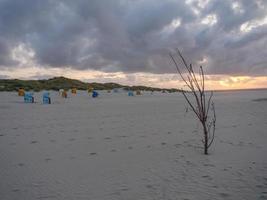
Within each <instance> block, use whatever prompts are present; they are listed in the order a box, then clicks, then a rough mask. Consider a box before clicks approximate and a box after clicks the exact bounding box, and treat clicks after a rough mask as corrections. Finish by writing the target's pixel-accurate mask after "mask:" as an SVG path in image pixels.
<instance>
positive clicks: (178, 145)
mask: <svg viewBox="0 0 267 200" xmlns="http://www.w3.org/2000/svg"><path fill="white" fill-rule="evenodd" d="M181 145H182V144H175V145H174V146H175V147H176V148H179V147H181Z"/></svg>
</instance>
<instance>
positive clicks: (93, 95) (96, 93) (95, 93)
mask: <svg viewBox="0 0 267 200" xmlns="http://www.w3.org/2000/svg"><path fill="white" fill-rule="evenodd" d="M98 95H99V94H98V92H97V91H95V90H94V91H93V92H92V97H93V98H96V97H98Z"/></svg>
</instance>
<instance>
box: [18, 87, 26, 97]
mask: <svg viewBox="0 0 267 200" xmlns="http://www.w3.org/2000/svg"><path fill="white" fill-rule="evenodd" d="M18 95H19V96H21V97H23V96H24V95H25V91H24V89H23V88H19V90H18Z"/></svg>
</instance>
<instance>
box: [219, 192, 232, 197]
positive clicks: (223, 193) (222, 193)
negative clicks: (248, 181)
mask: <svg viewBox="0 0 267 200" xmlns="http://www.w3.org/2000/svg"><path fill="white" fill-rule="evenodd" d="M219 195H220V196H221V197H223V198H227V197H230V194H228V193H225V192H221V193H219Z"/></svg>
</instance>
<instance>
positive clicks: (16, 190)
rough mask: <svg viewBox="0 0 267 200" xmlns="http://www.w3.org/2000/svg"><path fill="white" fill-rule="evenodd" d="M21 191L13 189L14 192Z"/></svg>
mask: <svg viewBox="0 0 267 200" xmlns="http://www.w3.org/2000/svg"><path fill="white" fill-rule="evenodd" d="M19 191H20V190H19V189H13V190H12V192H19Z"/></svg>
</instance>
